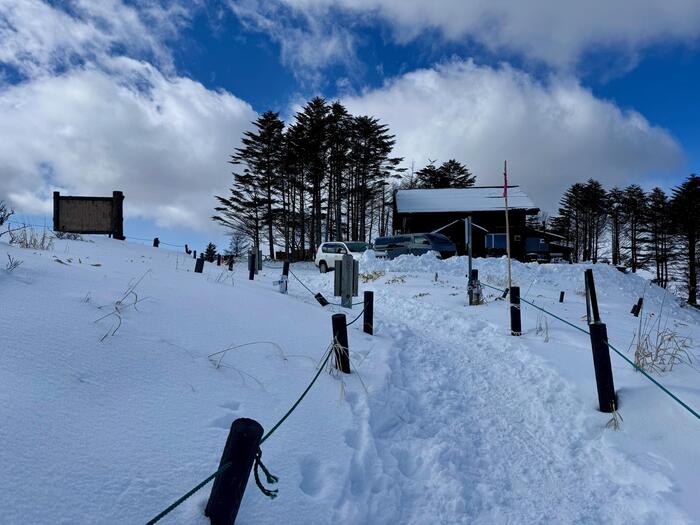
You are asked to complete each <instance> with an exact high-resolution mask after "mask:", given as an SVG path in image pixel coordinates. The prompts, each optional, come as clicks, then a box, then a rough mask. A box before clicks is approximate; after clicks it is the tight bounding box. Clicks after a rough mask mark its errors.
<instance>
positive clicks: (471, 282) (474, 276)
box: [467, 268, 479, 306]
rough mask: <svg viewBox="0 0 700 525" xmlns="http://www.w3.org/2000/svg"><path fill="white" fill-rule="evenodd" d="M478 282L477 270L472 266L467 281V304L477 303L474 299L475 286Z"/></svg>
mask: <svg viewBox="0 0 700 525" xmlns="http://www.w3.org/2000/svg"><path fill="white" fill-rule="evenodd" d="M478 282H479V270H477V269H476V268H472V271H471V274H470V275H469V283H468V284H467V292H468V295H469V306H472V305H474V304H478V302H477V300H476V294H475V292H476V286H477V283H478Z"/></svg>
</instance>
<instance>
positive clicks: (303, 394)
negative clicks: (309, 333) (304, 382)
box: [260, 348, 333, 445]
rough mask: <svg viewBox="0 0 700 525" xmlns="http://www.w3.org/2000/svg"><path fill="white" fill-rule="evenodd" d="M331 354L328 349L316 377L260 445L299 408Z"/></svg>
mask: <svg viewBox="0 0 700 525" xmlns="http://www.w3.org/2000/svg"><path fill="white" fill-rule="evenodd" d="M332 353H333V349H332V348H329V349H328V351H327V352H326V356H325V357H324V358H323V361H322V362H321V365H320V366H319V367H318V370H317V371H316V375H315V376H314V378H313V379H312V380H311V383H309V386H307V387H306V390H304V391H303V392H302V394H301V396H299V399H297V401H296V403H294V404H293V405H292V408H290V409H289V410H287V413H286V414H285V415H284V416H282V419H280V420H279V421H278V422H277V424H276V425H275V426H274V427H272V428H271V429H270V431H269V432H268V433H267V434H265V435H264V436H263V437H262V439H261V440H260V444H261V445H262V444H263V443H264V442H265V440H266V439H267V438H269V437H270V436H271V435H272V434H273V433H274V431H275V430H277V429H278V428H279V427H280V425H282V423H284V421H285V420H286V419H287V418H288V417H289V416H290V415H291V413H292V412H294V409H295V408H296V407H298V406H299V403H301V401H302V399H304V397H306V394H308V392H309V390H311V387H312V386H314V383H315V382H316V380H317V379H318V376H320V375H321V371H322V370H323V369H324V368H325V366H326V363H327V362H328V359H329V358H330V357H331V354H332Z"/></svg>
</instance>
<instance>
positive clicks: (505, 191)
mask: <svg viewBox="0 0 700 525" xmlns="http://www.w3.org/2000/svg"><path fill="white" fill-rule="evenodd" d="M503 198H504V199H505V203H506V254H507V255H508V289H509V290H510V289H511V288H512V287H513V282H512V277H511V272H510V223H509V221H508V161H505V160H504V161H503Z"/></svg>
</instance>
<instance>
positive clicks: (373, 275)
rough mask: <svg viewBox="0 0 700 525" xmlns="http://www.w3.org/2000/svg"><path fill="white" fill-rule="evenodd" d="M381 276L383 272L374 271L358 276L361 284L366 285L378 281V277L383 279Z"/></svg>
mask: <svg viewBox="0 0 700 525" xmlns="http://www.w3.org/2000/svg"><path fill="white" fill-rule="evenodd" d="M383 276H384V272H383V271H381V270H379V271H376V272H368V273H361V274H360V275H359V277H360V280H361V281H362V282H363V283H368V282H370V281H376V280H377V279H379V278H380V277H383Z"/></svg>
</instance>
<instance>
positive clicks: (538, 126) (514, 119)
mask: <svg viewBox="0 0 700 525" xmlns="http://www.w3.org/2000/svg"><path fill="white" fill-rule="evenodd" d="M343 102H344V103H345V104H346V105H347V107H348V109H349V110H350V111H351V112H352V113H353V114H369V115H375V116H377V117H379V118H381V120H382V121H383V122H384V123H386V124H388V125H389V127H390V129H391V131H392V132H393V133H395V134H396V153H397V154H398V155H401V156H403V157H404V158H405V163H406V164H407V165H409V166H410V163H411V161H412V160H413V161H415V166H416V169H419V168H421V167H423V166H424V165H425V164H426V163H427V162H428V158H430V159H437V160H439V161H440V162H442V161H445V160H448V159H450V158H456V159H458V160H460V161H462V162H463V163H464V164H466V165H467V166H468V167H469V168H470V169H471V170H472V171H473V172H474V173H475V174H476V175H477V183H478V184H482V185H484V184H489V185H491V184H502V183H503V177H502V172H503V161H504V160H506V159H507V160H508V166H509V174H510V176H509V181H510V182H511V183H512V184H520V185H521V186H523V188H524V189H525V190H526V191H527V192H528V193H529V194H530V195H531V196H532V197H533V198H534V199H535V201H536V203H537V204H538V205H539V206H540V207H542V208H543V209H545V210H549V211H554V210H556V204H557V202H558V200H559V197H560V196H561V194H562V192H563V190H565V189H566V187H568V186H569V185H570V184H572V183H574V182H578V181H585V180H587V179H588V178H590V177H593V178H596V179H599V180H600V181H601V182H603V183H604V184H607V185H613V184H624V183H626V182H637V181H639V180H640V179H641V178H643V177H644V176H645V175H648V174H650V173H654V172H659V171H667V170H672V169H674V168H676V167H678V166H679V164H681V163H682V162H683V153H682V150H681V148H680V146H679V145H678V144H677V143H676V141H675V140H674V139H673V137H671V136H670V135H669V133H668V132H667V131H665V130H663V129H660V128H658V127H654V126H652V125H651V124H650V123H649V122H648V121H647V120H646V119H645V118H644V117H643V116H642V115H640V114H639V113H636V112H634V111H621V110H620V109H619V108H618V107H617V106H615V105H614V104H613V103H611V102H607V101H603V100H600V99H597V98H595V97H594V96H593V95H592V93H591V92H590V91H589V90H587V89H585V88H583V87H582V86H581V85H580V84H578V83H577V82H576V81H574V80H571V79H568V78H562V77H552V78H551V79H550V80H549V81H547V82H546V83H542V82H539V81H536V80H534V79H533V78H532V77H531V76H529V75H527V74H526V73H523V72H521V71H518V70H515V69H513V68H511V67H508V66H501V67H499V68H491V67H483V66H476V65H475V64H474V63H473V62H471V61H453V62H449V63H446V64H442V65H439V66H436V67H434V68H432V69H422V70H418V71H414V72H411V73H408V74H405V75H403V76H400V77H397V78H395V79H392V80H390V81H388V82H387V83H386V84H385V85H384V86H383V87H381V88H379V89H374V90H369V91H366V92H365V93H363V94H361V95H359V96H356V97H351V98H347V99H344V100H343Z"/></svg>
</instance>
